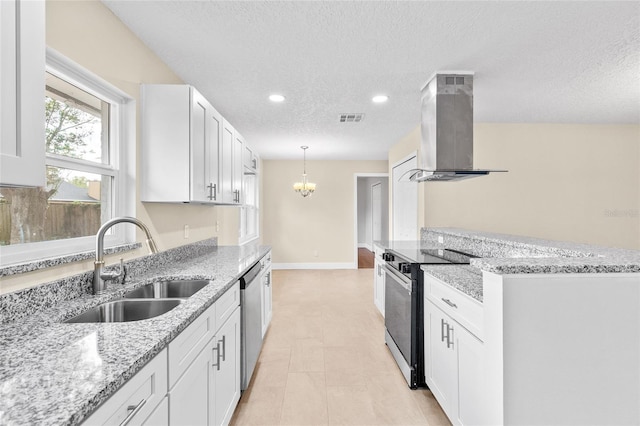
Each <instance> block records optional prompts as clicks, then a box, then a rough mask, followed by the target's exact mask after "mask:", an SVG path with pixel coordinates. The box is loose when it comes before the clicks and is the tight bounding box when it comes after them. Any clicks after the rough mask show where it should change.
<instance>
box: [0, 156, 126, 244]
mask: <svg viewBox="0 0 640 426" xmlns="http://www.w3.org/2000/svg"><path fill="white" fill-rule="evenodd" d="M112 188H113V178H112V177H111V176H104V175H99V174H93V173H84V172H79V171H75V170H70V169H63V168H57V167H47V186H46V187H44V188H43V187H40V188H0V245H14V244H21V243H30V242H37V241H50V240H58V239H63V238H76V237H85V236H90V235H95V234H96V233H97V232H98V229H99V228H100V225H101V224H102V223H103V222H105V221H106V220H109V219H110V218H111V216H112V202H111V200H112Z"/></svg>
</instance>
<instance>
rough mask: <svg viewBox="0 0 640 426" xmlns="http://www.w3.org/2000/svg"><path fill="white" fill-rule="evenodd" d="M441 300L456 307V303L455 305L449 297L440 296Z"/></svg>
mask: <svg viewBox="0 0 640 426" xmlns="http://www.w3.org/2000/svg"><path fill="white" fill-rule="evenodd" d="M441 299H442V301H443V302H444V303H446V304H447V305H449V306H451V307H452V308H456V309H458V305H456V304H455V303H453V302H452V301H451V300H449V299H445V298H444V297H441Z"/></svg>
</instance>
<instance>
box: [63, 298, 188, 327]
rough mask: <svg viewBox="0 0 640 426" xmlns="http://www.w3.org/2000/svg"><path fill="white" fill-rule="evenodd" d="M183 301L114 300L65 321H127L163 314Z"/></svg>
mask: <svg viewBox="0 0 640 426" xmlns="http://www.w3.org/2000/svg"><path fill="white" fill-rule="evenodd" d="M182 302H184V300H181V299H153V300H122V299H121V300H116V301H114V302H107V303H103V304H101V305H98V306H96V307H94V308H91V309H89V310H88V311H86V312H84V313H82V314H80V315H78V316H75V317H73V318H71V319H69V320H67V321H65V322H68V323H79V322H129V321H140V320H145V319H149V318H153V317H157V316H159V315H162V314H165V313H167V312H169V311H170V310H172V309H173V308H175V307H176V306H178V305H179V304H180V303H182Z"/></svg>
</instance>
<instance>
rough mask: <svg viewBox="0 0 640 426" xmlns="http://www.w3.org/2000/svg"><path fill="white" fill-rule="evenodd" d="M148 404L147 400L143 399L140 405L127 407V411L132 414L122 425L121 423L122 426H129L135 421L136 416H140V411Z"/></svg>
mask: <svg viewBox="0 0 640 426" xmlns="http://www.w3.org/2000/svg"><path fill="white" fill-rule="evenodd" d="M146 402H147V400H146V399H144V398H143V399H142V401H140V402H138V405H129V406H128V407H127V411H130V413H129V414H128V415H127V417H125V418H124V420H123V421H122V423H120V426H126V425H127V424H129V422H130V421H131V419H133V418H134V417H135V415H136V414H138V411H140V410H141V409H142V406H143V405H144V404H145V403H146Z"/></svg>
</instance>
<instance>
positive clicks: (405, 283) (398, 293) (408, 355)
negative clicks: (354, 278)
mask: <svg viewBox="0 0 640 426" xmlns="http://www.w3.org/2000/svg"><path fill="white" fill-rule="evenodd" d="M384 270H385V274H386V277H385V301H384V309H385V318H384V325H385V328H386V329H387V330H386V331H387V333H386V341H387V346H389V349H390V350H391V353H392V354H393V356H394V358H395V360H396V363H397V364H398V366H399V367H400V370H401V371H402V373H403V375H404V376H405V378H406V379H407V382H408V384H409V386H411V387H414V386H415V383H412V382H413V381H414V380H413V376H414V375H413V363H412V351H413V350H414V348H413V342H412V329H411V327H412V323H413V319H412V299H411V298H412V281H411V279H409V278H408V277H406V276H404V275H402V274H400V273H399V272H397V271H396V270H395V269H393V268H391V267H389V266H385V267H384ZM389 338H390V339H389Z"/></svg>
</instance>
